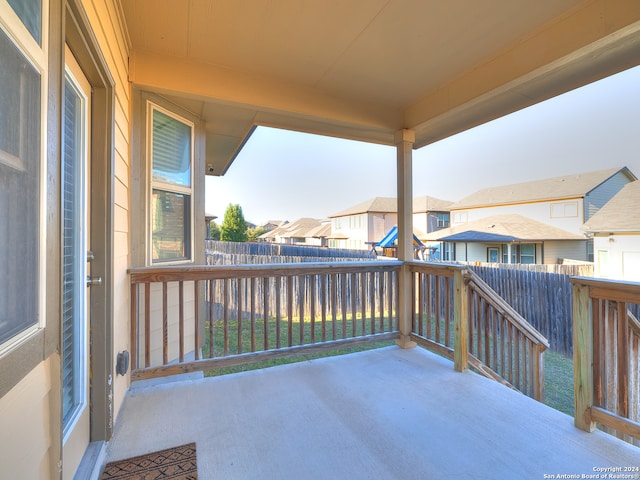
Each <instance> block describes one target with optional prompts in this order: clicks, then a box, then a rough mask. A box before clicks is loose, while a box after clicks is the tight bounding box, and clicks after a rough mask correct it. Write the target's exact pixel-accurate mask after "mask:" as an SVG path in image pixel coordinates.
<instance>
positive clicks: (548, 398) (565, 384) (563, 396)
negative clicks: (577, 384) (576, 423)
mask: <svg viewBox="0 0 640 480" xmlns="http://www.w3.org/2000/svg"><path fill="white" fill-rule="evenodd" d="M544 403H545V404H546V405H549V406H550V407H553V408H555V409H556V410H560V411H561V412H564V413H566V414H567V415H571V416H573V415H574V405H573V359H572V358H567V357H565V356H564V355H562V354H560V353H555V352H551V351H549V350H547V351H546V352H545V353H544Z"/></svg>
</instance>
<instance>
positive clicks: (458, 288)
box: [453, 270, 469, 372]
mask: <svg viewBox="0 0 640 480" xmlns="http://www.w3.org/2000/svg"><path fill="white" fill-rule="evenodd" d="M463 272H464V271H463V270H455V272H454V277H453V278H454V284H453V286H454V295H455V296H454V307H453V315H454V320H453V321H454V324H453V329H454V335H455V337H454V350H453V359H454V368H455V370H456V371H458V372H462V371H464V370H466V369H467V367H468V364H469V347H468V345H469V340H468V337H469V288H468V286H467V284H466V283H465V281H464V278H463Z"/></svg>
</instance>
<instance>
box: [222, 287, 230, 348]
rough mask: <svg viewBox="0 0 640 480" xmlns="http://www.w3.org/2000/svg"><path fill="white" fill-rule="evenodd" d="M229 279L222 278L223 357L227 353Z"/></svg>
mask: <svg viewBox="0 0 640 480" xmlns="http://www.w3.org/2000/svg"><path fill="white" fill-rule="evenodd" d="M229 281H230V280H229V279H228V278H225V279H224V280H222V305H223V307H224V309H223V313H222V329H223V332H222V333H223V345H222V351H223V354H224V356H225V357H226V356H227V355H229Z"/></svg>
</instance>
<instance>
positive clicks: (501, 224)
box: [426, 214, 585, 242]
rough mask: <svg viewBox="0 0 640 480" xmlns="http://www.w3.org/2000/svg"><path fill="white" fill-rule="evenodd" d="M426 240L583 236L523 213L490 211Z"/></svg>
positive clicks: (503, 239) (499, 239) (511, 240)
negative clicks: (494, 213)
mask: <svg viewBox="0 0 640 480" xmlns="http://www.w3.org/2000/svg"><path fill="white" fill-rule="evenodd" d="M426 239H427V240H442V241H456V242H465V241H466V242H487V241H496V242H513V241H518V240H526V241H542V240H585V237H583V236H581V235H577V234H575V233H571V232H567V231H566V230H562V229H560V228H557V227H552V226H551V225H547V224H545V223H542V222H538V221H537V220H533V219H531V218H528V217H525V216H523V215H517V214H509V215H493V216H490V217H486V218H481V219H479V220H475V221H473V222H469V223H465V224H462V225H456V226H455V227H450V228H445V229H442V230H438V231H436V232H432V233H430V234H428V235H426Z"/></svg>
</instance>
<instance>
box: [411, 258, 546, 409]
mask: <svg viewBox="0 0 640 480" xmlns="http://www.w3.org/2000/svg"><path fill="white" fill-rule="evenodd" d="M411 271H412V275H413V297H412V298H413V302H412V304H413V311H412V332H413V335H412V337H413V338H414V340H416V341H417V342H418V343H420V344H422V345H424V346H426V347H427V348H429V349H431V350H434V351H437V352H438V353H440V354H441V355H444V356H446V357H448V358H450V359H451V360H454V361H457V362H462V363H463V364H464V367H466V365H467V364H468V365H469V366H471V367H472V368H473V369H474V370H476V371H477V372H479V373H481V374H483V375H485V376H487V377H489V378H491V379H493V380H496V381H498V382H500V383H503V384H505V385H507V386H509V387H511V388H513V389H516V390H519V391H521V392H522V393H524V394H526V395H528V396H530V397H533V398H535V399H537V400H540V401H542V400H543V398H544V361H543V353H544V351H545V350H546V349H547V348H549V343H548V341H547V339H546V338H545V337H544V336H543V335H542V334H541V333H540V332H538V331H537V330H536V329H535V328H533V327H532V326H531V325H530V324H529V323H528V322H527V321H526V320H525V319H524V318H523V317H522V316H521V315H520V314H519V313H518V312H516V311H515V310H514V309H513V308H512V307H511V306H510V305H509V304H508V303H507V302H505V301H504V300H503V299H502V298H501V297H500V296H499V295H498V294H497V293H496V292H495V291H494V290H492V289H491V287H489V285H487V284H486V283H485V282H484V281H483V280H482V279H481V278H480V277H479V276H478V275H477V274H475V273H474V272H472V271H470V270H467V269H463V268H461V267H456V266H444V265H441V266H434V265H433V264H431V265H427V264H419V263H415V264H412V265H411ZM456 357H457V358H458V359H457V360H456Z"/></svg>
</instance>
